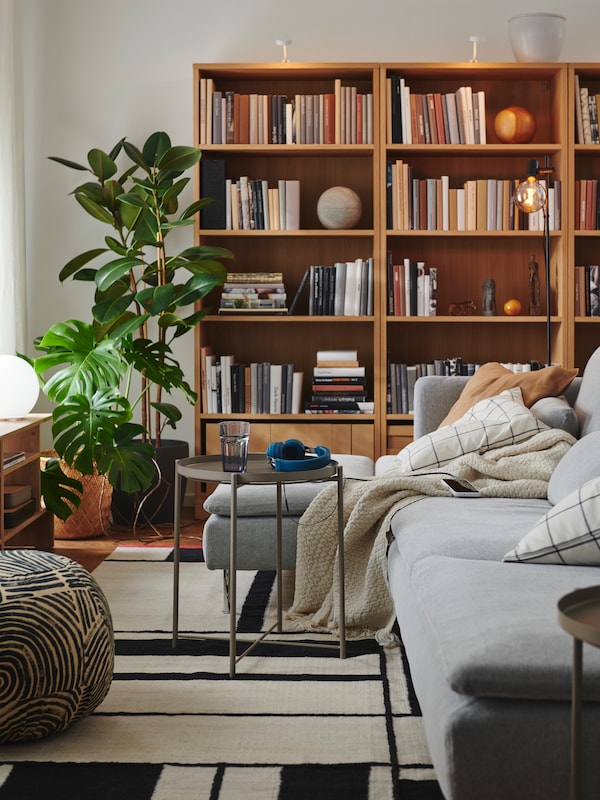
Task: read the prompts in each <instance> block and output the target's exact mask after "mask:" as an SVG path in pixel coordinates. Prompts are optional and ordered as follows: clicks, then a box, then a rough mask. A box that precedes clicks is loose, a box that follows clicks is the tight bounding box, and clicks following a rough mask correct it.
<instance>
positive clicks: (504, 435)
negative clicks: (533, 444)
mask: <svg viewBox="0 0 600 800" xmlns="http://www.w3.org/2000/svg"><path fill="white" fill-rule="evenodd" d="M547 429H548V426H547V425H545V424H544V423H543V422H542V421H541V420H538V419H536V417H535V416H534V415H533V414H532V413H531V411H529V409H528V408H526V407H525V406H524V405H523V396H522V394H521V390H520V389H519V388H518V387H516V388H514V389H507V390H506V391H504V392H502V393H501V394H499V395H496V396H495V397H487V398H485V399H484V400H480V401H479V402H478V403H476V404H475V405H474V406H473V407H472V408H470V409H469V410H468V411H467V413H466V414H464V415H463V416H462V417H461V418H460V419H458V420H457V421H456V422H453V423H452V424H451V425H445V426H444V427H443V428H438V429H437V430H436V431H433V432H432V433H429V434H427V435H426V436H422V437H421V438H420V439H416V440H415V441H414V442H411V443H410V444H409V445H408V446H407V447H405V448H403V449H402V450H401V451H400V452H399V453H398V461H399V462H400V466H401V467H402V469H403V470H406V471H411V470H422V469H435V468H436V467H440V466H442V465H443V464H447V463H448V462H449V461H452V459H454V458H458V457H459V456H462V455H465V453H476V452H479V453H484V452H486V451H487V450H493V449H494V448H496V447H503V446H504V445H508V444H516V443H517V442H521V441H524V440H526V439H528V438H529V437H530V436H533V434H535V433H538V432H539V431H542V430H547Z"/></svg>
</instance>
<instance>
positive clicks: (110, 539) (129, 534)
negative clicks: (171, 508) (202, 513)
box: [54, 519, 203, 572]
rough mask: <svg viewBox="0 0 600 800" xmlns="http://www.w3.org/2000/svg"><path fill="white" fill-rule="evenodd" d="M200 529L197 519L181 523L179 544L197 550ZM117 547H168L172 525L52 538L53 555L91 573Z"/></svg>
mask: <svg viewBox="0 0 600 800" xmlns="http://www.w3.org/2000/svg"><path fill="white" fill-rule="evenodd" d="M202 528H203V522H202V521H201V520H191V519H185V520H183V522H182V525H181V544H182V545H185V546H187V547H194V546H196V547H200V546H201V544H202ZM120 544H123V545H127V546H136V547H170V546H172V544H173V526H172V525H159V526H156V528H142V529H138V530H137V531H135V533H134V532H133V531H131V530H127V529H124V528H108V529H107V531H106V533H105V534H103V535H101V536H97V537H95V538H93V539H55V541H54V552H55V553H58V554H60V555H63V556H67V557H68V558H71V559H73V561H77V562H78V563H80V564H81V565H82V566H84V567H85V568H86V569H87V570H89V571H90V572H92V570H94V569H95V568H96V567H97V566H98V564H101V563H102V561H103V560H104V559H105V558H106V557H107V556H108V555H110V554H111V553H112V552H113V550H114V549H115V548H116V547H117V546H118V545H120Z"/></svg>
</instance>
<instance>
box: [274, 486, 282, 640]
mask: <svg viewBox="0 0 600 800" xmlns="http://www.w3.org/2000/svg"><path fill="white" fill-rule="evenodd" d="M281 514H282V509H281V484H280V483H278V484H277V539H276V544H275V553H276V555H275V567H276V570H277V630H278V632H279V633H281V632H282V630H283V612H282V608H281V597H282V586H283V579H282V575H281V561H282V558H281V551H282V537H283V532H282V519H281Z"/></svg>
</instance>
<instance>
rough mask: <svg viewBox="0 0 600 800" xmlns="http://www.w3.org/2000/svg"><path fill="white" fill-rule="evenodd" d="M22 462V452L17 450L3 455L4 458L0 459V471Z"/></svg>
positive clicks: (23, 455)
mask: <svg viewBox="0 0 600 800" xmlns="http://www.w3.org/2000/svg"><path fill="white" fill-rule="evenodd" d="M22 461H25V451H24V450H18V451H16V452H14V453H4V457H3V459H2V469H8V468H9V467H14V466H15V464H20V463H21V462H22Z"/></svg>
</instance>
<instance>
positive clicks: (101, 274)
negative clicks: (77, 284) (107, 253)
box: [96, 256, 143, 292]
mask: <svg viewBox="0 0 600 800" xmlns="http://www.w3.org/2000/svg"><path fill="white" fill-rule="evenodd" d="M141 263H143V262H142V261H141V260H140V259H139V258H137V257H136V256H125V258H116V259H115V260H114V261H109V262H108V264H104V266H102V267H100V269H99V270H98V272H97V273H96V286H97V287H98V289H100V291H101V292H105V291H107V289H109V288H110V287H111V286H112V285H113V284H114V283H116V282H117V281H120V280H121V279H122V278H124V277H125V276H126V275H129V273H130V272H131V270H132V269H135V268H136V267H137V266H139V265H140V264H141Z"/></svg>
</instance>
